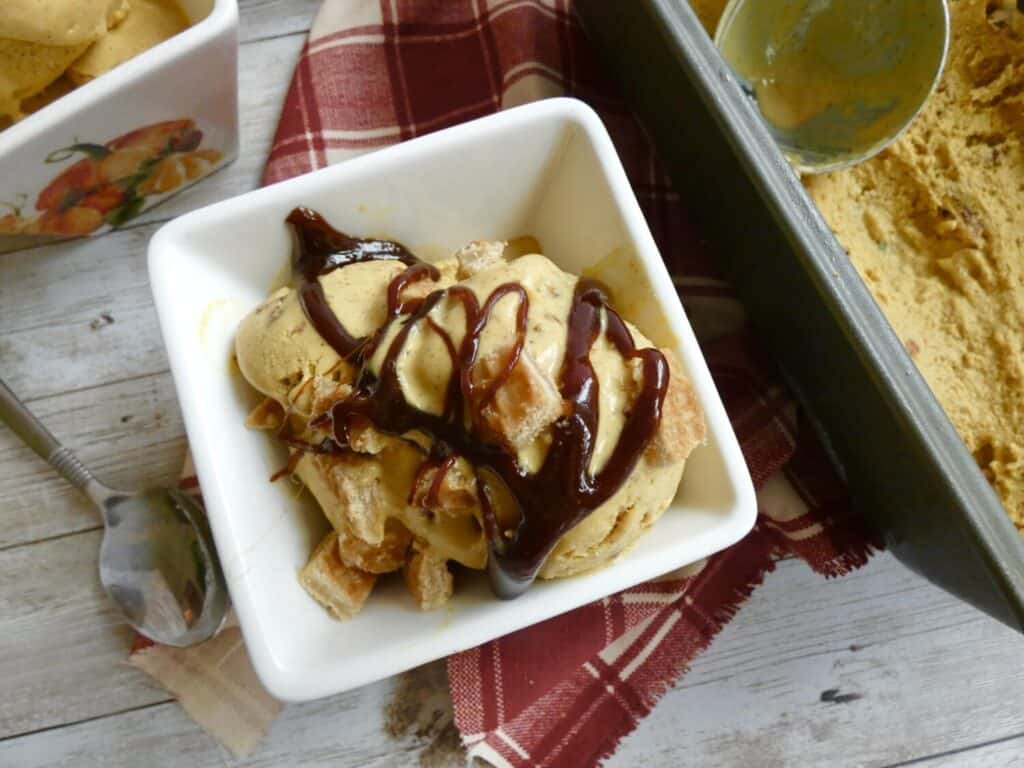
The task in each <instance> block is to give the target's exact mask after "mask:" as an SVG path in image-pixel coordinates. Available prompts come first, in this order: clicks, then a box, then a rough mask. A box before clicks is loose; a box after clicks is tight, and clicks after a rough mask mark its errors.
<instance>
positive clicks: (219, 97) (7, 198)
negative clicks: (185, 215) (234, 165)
mask: <svg viewBox="0 0 1024 768" xmlns="http://www.w3.org/2000/svg"><path fill="white" fill-rule="evenodd" d="M177 1H178V3H179V4H180V5H181V8H182V10H183V11H184V12H185V14H186V15H187V16H188V18H189V21H190V22H191V23H192V25H191V26H190V27H189V28H188V29H186V30H183V31H182V32H180V33H179V34H177V35H175V36H174V37H172V38H170V39H168V40H165V41H164V42H162V43H160V44H159V45H157V46H155V47H153V48H151V49H150V50H148V51H145V52H143V53H141V54H139V55H138V56H136V57H135V58H133V59H131V60H129V61H126V62H125V63H124V64H121V65H120V66H119V67H115V68H114V69H112V70H111V71H110V72H107V73H105V74H103V75H102V76H100V77H97V78H96V79H95V80H93V81H91V82H89V83H86V84H84V85H82V86H80V87H78V88H75V89H74V90H73V91H71V92H70V93H68V94H66V95H64V96H62V97H60V98H59V99H57V100H56V101H54V102H53V103H51V104H48V105H46V106H45V107H43V108H42V109H40V110H39V111H38V112H35V113H33V114H31V115H29V116H28V117H26V118H25V119H23V120H21V121H20V122H18V123H15V124H14V125H12V126H10V127H9V128H7V129H5V130H2V131H0V202H2V203H3V204H4V205H0V253H3V252H5V251H12V250H16V249H18V248H25V247H28V246H32V245H39V244H41V243H45V242H50V241H53V240H59V239H63V238H65V237H75V236H83V235H89V236H91V235H101V234H104V233H105V232H108V231H110V230H111V229H112V228H114V227H116V226H118V225H119V223H124V222H123V221H121V222H118V221H117V220H115V219H114V218H113V217H112V216H111V214H114V213H116V210H113V209H110V210H108V209H107V208H108V206H109V205H111V203H109V200H110V197H109V196H99V195H98V196H96V197H95V198H94V200H96V202H95V203H92V204H90V203H89V201H88V192H89V190H90V188H94V187H95V186H96V185H97V184H98V183H100V182H112V183H113V184H117V182H118V179H117V178H108V177H109V175H110V174H109V173H107V172H106V170H105V169H96V168H92V169H86V168H83V167H82V164H83V162H84V163H88V162H90V161H91V160H94V159H95V158H90V156H89V154H87V153H86V152H81V151H68V148H70V147H73V146H75V145H79V146H81V145H91V148H92V151H93V153H94V154H95V152H96V151H101V152H102V151H104V150H114V151H116V150H117V148H118V146H119V145H126V146H129V147H131V149H132V150H133V151H134V152H135V155H136V157H137V156H138V154H139V152H138V149H139V147H140V146H142V145H143V143H145V146H146V147H147V148H151V149H152V152H151V153H150V154H147V155H144V156H143V157H141V158H139V157H137V159H138V161H139V162H143V161H145V160H149V159H151V158H155V157H156V156H157V155H158V154H159V153H161V152H163V156H164V157H165V159H166V160H167V162H168V164H171V163H177V164H179V166H180V167H178V169H177V170H178V173H174V172H173V171H171V170H170V169H168V172H167V173H166V174H165V175H164V176H163V177H162V180H161V182H160V183H159V184H158V185H153V188H152V189H151V190H149V193H148V194H139V195H138V196H136V197H135V198H133V199H135V200H137V202H135V203H134V204H132V205H131V207H130V208H129V207H128V206H127V205H125V207H124V208H123V209H122V211H123V212H126V213H130V215H125V216H124V220H125V221H127V220H129V219H130V218H134V217H135V216H138V215H139V214H141V213H142V212H143V211H146V210H149V209H150V208H152V207H153V206H154V205H157V204H158V203H160V202H162V201H163V200H165V199H167V198H168V197H170V196H171V195H173V194H176V193H177V192H180V191H181V190H182V189H185V188H186V187H188V186H190V185H191V184H194V183H195V182H197V181H199V180H201V179H203V178H205V177H206V176H208V175H209V174H210V173H212V172H213V171H215V170H217V169H218V168H220V167H222V166H223V165H225V164H226V163H229V162H231V160H233V159H234V158H235V157H236V156H237V155H238V2H237V0H177ZM0 2H3V0H0ZM168 142H175V143H176V144H173V145H172V144H168ZM196 150H199V151H201V152H202V153H203V159H202V161H201V162H199V161H196V162H189V161H188V160H187V159H186V157H185V156H186V155H187V154H189V153H192V152H194V151H196ZM123 159H124V158H114V160H115V161H116V162H114V163H111V164H110V166H109V168H110V169H116V171H114V172H116V173H117V174H118V175H119V177H120V178H123V176H120V175H121V174H123V173H125V167H124V163H123V162H121V160H123ZM185 162H188V163H189V164H188V167H187V168H186V167H184V165H181V164H183V163H185ZM76 165H77V166H78V167H77V168H75V169H73V170H70V172H69V169H72V166H76ZM138 170H139V166H138V165H136V166H134V167H133V168H132V172H136V171H138ZM159 170H160V168H159V166H155V167H154V175H155V172H156V171H159ZM54 188H58V189H59V190H60V194H59V195H53V194H52V192H53V190H54ZM136 188H137V189H138V188H141V187H136ZM44 191H47V197H46V198H41V193H43V192H44ZM50 198H54V199H55V200H56V201H57V202H59V203H60V206H59V207H60V208H73V207H75V206H76V205H79V202H78V201H80V200H82V199H83V198H85V202H84V203H81V204H82V207H86V208H89V207H90V205H95V206H96V207H97V208H100V209H103V210H102V213H103V217H102V219H98V218H97V217H96V216H95V215H91V216H89V217H88V218H87V219H84V220H83V217H75V216H67V215H61V216H54V217H52V219H49V220H48V221H50V223H48V224H47V227H46V228H47V230H48V231H47V232H46V233H43V234H27V233H25V232H21V231H18V230H20V229H24V227H25V224H27V223H29V222H33V221H36V222H37V221H39V219H40V218H41V217H42V216H43V215H44V214H46V212H47V211H51V210H53V211H54V213H56V212H57V209H55V208H53V207H52V206H51V204H50V203H44V199H46V200H49V199H50ZM128 202H131V201H128ZM8 206H15V207H16V209H17V211H18V214H17V219H15V218H12V217H11V211H10V210H8ZM118 207H120V206H118ZM92 210H96V208H92ZM5 217H7V218H6V220H5Z"/></svg>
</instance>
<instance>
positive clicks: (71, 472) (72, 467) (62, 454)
mask: <svg viewBox="0 0 1024 768" xmlns="http://www.w3.org/2000/svg"><path fill="white" fill-rule="evenodd" d="M0 420H2V421H4V422H5V423H6V424H7V426H8V427H10V428H11V431H12V432H14V434H16V435H17V436H18V437H20V438H21V439H22V440H23V441H24V442H25V445H27V446H28V447H29V448H31V449H32V450H33V451H35V452H36V453H37V454H39V457H40V458H42V459H43V460H44V461H47V462H49V464H50V465H51V466H52V467H53V468H54V469H56V470H57V471H58V472H60V474H61V475H62V476H63V477H64V479H65V480H67V481H68V482H69V483H71V484H72V485H73V486H75V487H76V488H78V489H79V490H83V491H85V490H87V486H88V485H89V484H90V483H92V482H95V479H94V478H93V476H92V473H91V472H89V470H88V469H86V467H85V465H84V464H82V462H81V461H79V460H78V457H76V456H75V455H74V454H73V453H72V452H71V451H70V450H69V449H68V448H65V447H64V446H62V445H61V444H60V443H58V442H57V438H55V437H54V436H53V435H52V434H50V430H48V429H47V428H46V427H44V426H43V423H42V422H41V421H39V419H37V418H36V417H35V416H33V415H32V412H31V411H30V410H29V409H28V408H27V407H26V406H25V404H24V403H23V402H21V400H19V399H18V396H17V395H15V394H14V393H13V392H12V391H11V388H10V387H8V386H7V384H5V383H4V381H3V379H0Z"/></svg>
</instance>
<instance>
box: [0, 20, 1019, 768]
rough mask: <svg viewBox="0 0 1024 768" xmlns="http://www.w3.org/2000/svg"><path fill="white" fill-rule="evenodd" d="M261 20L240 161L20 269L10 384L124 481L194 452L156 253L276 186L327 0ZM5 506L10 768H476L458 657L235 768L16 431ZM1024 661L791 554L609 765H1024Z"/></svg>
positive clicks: (869, 581) (2, 747)
mask: <svg viewBox="0 0 1024 768" xmlns="http://www.w3.org/2000/svg"><path fill="white" fill-rule="evenodd" d="M241 5H242V41H243V43H242V54H241V71H242V76H241V78H242V83H241V104H242V125H243V150H242V152H243V155H242V158H241V159H239V160H238V161H237V162H236V163H234V164H233V165H232V166H231V167H229V168H227V169H226V170H224V171H222V172H220V173H218V174H217V175H216V176H214V177H212V178H211V179H209V180H207V181H205V182H204V183H203V184H202V185H200V186H199V187H198V188H197V189H194V190H191V191H189V192H186V193H184V194H183V195H181V196H179V197H178V198H176V199H175V200H173V201H171V202H169V203H168V204H167V205H164V206H163V207H160V208H158V209H156V210H155V211H153V212H151V213H150V214H148V215H147V216H146V218H145V219H144V221H143V222H139V223H136V224H134V225H133V226H132V227H131V228H130V229H127V230H124V231H121V232H118V233H115V234H111V235H108V236H106V237H103V238H100V239H96V240H91V241H81V242H75V243H69V244H64V245H57V246H50V247H47V248H40V249H35V250H31V251H24V252H21V253H17V254H11V255H6V256H3V257H0V371H2V375H3V376H4V378H5V379H7V381H8V382H9V383H10V384H11V385H12V387H14V388H15V389H16V390H17V391H18V392H19V393H20V394H21V395H22V396H23V397H24V398H25V399H26V400H28V401H30V402H31V404H32V407H33V408H34V409H35V410H36V412H37V413H38V414H39V415H40V416H41V417H43V419H44V420H45V421H46V422H47V424H48V425H49V426H50V427H51V429H52V430H53V431H54V432H55V433H56V434H57V435H58V437H60V438H61V439H62V440H65V441H66V442H67V443H68V444H69V445H70V446H71V447H72V448H74V449H75V450H76V451H78V452H79V453H80V455H81V456H82V458H83V459H84V460H85V461H87V462H88V463H89V464H90V465H91V466H93V467H94V468H95V470H96V471H97V473H98V474H100V475H102V476H103V477H104V478H105V479H107V480H109V481H110V482H111V483H113V484H119V485H124V486H128V487H130V486H135V485H142V484H147V483H158V482H166V481H170V480H171V479H172V478H173V477H174V476H175V474H176V473H177V471H178V468H179V466H180V463H181V460H182V457H183V456H184V453H185V441H184V436H183V429H182V424H181V418H180V415H179V413H178V408H177V405H176V403H175V399H174V390H173V385H172V383H171V380H170V375H169V374H168V373H167V363H166V358H165V356H164V352H163V347H162V344H161V342H160V338H159V331H158V329H157V326H156V316H155V314H154V312H153V307H152V302H151V299H150V293H149V287H148V283H147V277H146V269H145V260H144V253H145V246H146V242H147V241H148V239H149V237H150V236H151V235H152V234H153V232H154V231H155V230H156V228H157V227H158V226H159V223H160V222H162V221H164V220H166V219H167V218H170V217H172V216H174V215H176V214H178V213H181V212H183V211H185V210H188V209H191V208H194V207H197V206H198V205H201V204H204V203H207V202H212V201H214V200H219V199H222V198H224V197H227V196H230V195H233V194H237V193H239V192H242V191H245V190H247V189H251V188H252V187H254V186H256V185H257V184H258V180H259V176H260V173H261V170H262V166H263V161H264V158H265V156H266V152H267V148H268V147H269V145H270V141H271V138H272V135H273V131H274V128H275V126H276V121H277V115H278V111H279V109H280V104H281V101H282V99H283V95H284V90H285V88H286V86H287V83H288V81H289V78H290V75H291V71H292V68H293V66H294V63H295V58H296V55H297V54H298V51H299V49H300V48H301V46H302V43H303V40H304V33H305V31H306V29H307V28H308V25H309V22H310V20H311V18H312V15H313V13H314V12H315V10H316V7H317V6H318V5H319V0H242V2H241ZM0 510H2V512H3V518H2V519H3V523H4V525H3V528H2V529H0V681H2V682H0V765H2V766H8V765H10V766H26V767H28V766H52V765H67V766H91V765H96V766H137V765H142V764H145V765H167V766H177V765H188V766H222V765H237V766H278V765H299V764H302V765H331V766H374V767H381V768H383V767H384V766H404V765H410V766H415V765H420V766H449V765H461V764H462V762H463V759H462V757H461V753H460V751H459V749H458V745H457V736H456V734H455V731H454V728H453V726H452V724H451V709H450V702H449V699H448V694H447V691H446V685H445V676H444V666H443V663H436V664H432V665H429V666H427V667H424V668H422V669H419V670H415V671H413V672H410V673H407V674H405V675H402V676H400V677H398V678H395V679H391V680H387V681H384V682H381V683H379V684H376V685H371V686H367V687H365V688H363V689H360V690H358V691H353V692H350V693H348V694H344V695H341V696H337V697H334V698H331V699H327V700H324V701H321V702H315V703H312V704H306V705H301V706H292V707H289V708H287V709H286V710H285V712H284V713H283V715H282V716H281V718H280V720H279V721H278V722H277V723H276V724H275V725H274V728H273V730H272V732H271V734H270V735H269V737H268V738H267V740H266V741H265V743H264V744H263V745H262V746H261V748H260V749H259V750H258V751H257V752H256V753H255V754H254V755H252V756H251V757H250V758H248V759H245V760H233V759H232V758H231V756H230V755H229V754H228V753H227V752H226V751H225V750H223V749H222V748H220V747H219V746H218V745H217V744H216V743H215V742H214V741H213V740H212V739H211V738H210V737H209V736H208V735H206V734H205V733H204V732H203V731H202V730H200V729H199V728H198V727H197V726H196V725H195V724H194V723H192V722H191V721H190V720H189V719H188V718H187V717H186V716H185V715H184V714H183V713H182V711H181V710H180V709H179V708H178V706H177V704H175V703H174V702H173V701H171V700H170V699H169V697H168V696H167V694H166V693H165V692H163V691H162V690H160V689H158V688H156V687H155V686H154V685H152V684H151V682H150V681H149V680H148V679H147V678H146V677H145V676H144V675H143V674H142V673H140V672H138V671H137V670H135V669H133V668H130V667H128V666H127V665H126V664H124V663H123V662H124V658H125V656H126V654H127V650H128V644H129V642H130V637H129V633H128V632H127V631H126V630H125V629H124V628H123V627H122V626H119V625H118V623H117V620H116V615H115V614H114V612H113V611H112V610H111V609H110V607H109V606H108V605H107V603H106V602H105V600H104V599H103V596H102V592H101V590H100V588H99V585H98V581H97V576H96V553H97V545H98V541H99V531H98V527H97V525H98V521H97V518H96V516H95V515H94V513H93V512H92V510H91V509H90V507H89V505H88V504H87V503H85V502H84V501H83V500H82V499H81V498H80V497H79V496H77V495H76V494H75V493H74V492H73V491H70V490H68V489H67V488H66V487H65V486H64V485H62V483H61V482H60V481H58V480H57V479H56V478H55V477H54V476H53V474H52V473H51V472H50V471H49V469H48V468H47V467H46V466H45V465H44V464H43V463H42V462H41V461H38V460H37V459H36V458H35V457H34V456H33V455H32V454H31V453H30V452H29V451H28V450H27V449H25V448H23V447H22V446H21V445H20V444H19V443H18V442H17V441H16V440H15V439H14V437H13V436H12V435H11V434H10V433H9V432H7V431H6V430H5V429H4V428H2V427H0ZM1022 661H1024V637H1021V636H1019V635H1016V634H1014V633H1013V632H1011V631H1009V630H1008V629H1006V628H1004V627H1002V626H1001V625H999V624H997V623H995V622H994V621H992V620H990V619H988V618H987V617H984V616H982V615H980V614H978V613H976V612H975V611H973V610H972V609H970V608H968V607H967V606H965V605H963V604H961V603H959V602H957V601H956V600H954V599H953V598H951V597H949V596H948V595H946V594H944V593H942V592H940V591H939V590H937V589H935V588H934V587H932V586H930V585H929V584H927V583H926V582H924V581H922V580H921V579H919V578H918V577H916V576H914V575H913V574H911V573H909V572H908V571H906V570H905V569H903V568H902V567H901V566H900V565H899V564H898V563H896V562H895V561H894V560H893V559H892V558H891V557H890V556H888V555H882V556H880V557H878V558H876V559H875V560H874V561H873V562H872V563H871V564H870V565H869V566H868V567H866V568H864V569H863V570H861V571H860V572H858V573H855V574H853V575H851V576H849V577H847V578H844V579H838V580H835V581H831V582H826V581H825V580H823V579H821V578H820V577H818V576H815V575H814V574H812V573H810V572H809V570H808V569H807V568H806V567H805V566H804V565H803V564H802V563H799V562H795V561H785V562H782V563H780V565H779V568H778V570H777V572H776V573H774V574H772V575H771V576H770V577H769V578H768V580H767V583H766V584H765V585H764V587H762V588H761V589H760V590H758V591H757V592H756V593H755V595H754V597H753V598H752V599H751V601H750V602H749V604H748V605H746V606H745V607H744V609H743V610H742V611H741V613H740V615H739V617H738V618H737V619H736V620H735V621H734V622H733V623H732V624H730V625H729V626H728V627H727V628H726V630H725V631H724V632H723V634H722V636H721V637H720V638H718V640H717V641H716V642H715V644H714V646H713V647H712V648H711V650H710V651H709V652H707V653H706V654H704V655H703V656H702V657H701V658H699V659H698V660H697V662H696V664H695V665H694V667H693V669H692V670H691V672H690V673H689V675H687V676H686V677H685V678H684V679H683V681H682V682H681V683H680V684H679V685H678V686H676V687H675V688H674V689H673V690H672V691H670V692H669V693H668V694H667V696H666V697H665V699H664V700H663V702H662V703H661V704H660V706H659V707H658V708H657V709H656V710H655V711H654V713H653V714H652V715H651V716H650V717H649V718H647V720H645V721H644V722H643V723H642V724H641V726H640V728H639V729H638V730H637V731H636V732H635V733H633V734H632V735H631V736H630V737H628V738H627V740H626V741H625V742H624V743H623V745H622V747H621V748H620V749H619V751H618V753H617V754H616V755H615V756H614V757H613V758H612V759H611V760H610V761H609V763H608V765H610V766H616V767H618V766H623V767H625V766H637V765H644V766H678V765H694V766H708V767H715V766H752V767H755V768H761V767H765V768H770V767H771V766H791V765H799V766H819V765H820V766H897V765H899V766H903V765H920V766H924V767H926V768H951V767H953V766H979V768H996V767H997V766H998V767H1000V768H1002V767H1003V766H1017V765H1024V664H1022ZM143 756H145V758H143Z"/></svg>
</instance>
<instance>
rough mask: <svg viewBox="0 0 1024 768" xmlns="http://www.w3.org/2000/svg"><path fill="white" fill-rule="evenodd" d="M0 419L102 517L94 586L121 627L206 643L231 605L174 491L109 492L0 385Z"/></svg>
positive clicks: (204, 539)
mask: <svg viewBox="0 0 1024 768" xmlns="http://www.w3.org/2000/svg"><path fill="white" fill-rule="evenodd" d="M0 419H2V420H3V421H4V422H6V423H7V425H8V426H9V427H10V428H11V430H13V431H14V433H15V434H16V435H18V436H19V437H20V438H21V439H22V440H24V441H25V443H26V444H27V445H28V446H29V447H30V448H31V449H32V450H34V451H35V452H36V453H37V454H39V455H40V456H41V457H42V458H43V459H45V460H46V461H48V462H49V463H50V464H51V465H52V466H53V468H54V469H56V470H57V471H58V472H60V474H61V475H63V477H64V479H65V480H67V481H68V482H69V483H71V484H72V485H73V486H75V487H76V488H78V489H79V490H80V491H82V492H83V493H84V494H85V495H86V496H88V497H89V498H90V499H91V500H92V502H93V503H94V504H95V505H96V507H97V508H98V509H99V510H100V514H101V515H102V516H103V523H104V525H105V527H106V531H105V532H104V535H103V543H102V545H101V546H100V582H101V583H102V584H103V588H104V589H105V590H106V591H107V594H108V595H110V598H111V599H112V600H113V601H114V602H115V603H117V605H118V607H120V609H121V611H122V612H123V613H124V616H125V619H126V621H127V622H128V623H129V624H130V625H131V626H132V627H134V628H135V629H136V630H138V631H139V632H141V633H142V634H143V635H145V636H146V637H148V638H150V639H151V640H154V641H156V642H158V643H163V644H165V645H174V646H179V647H183V646H187V645H195V644H196V643H200V642H202V641H203V640H207V639H208V638H210V637H212V636H213V635H214V634H215V633H216V632H217V630H218V629H219V628H220V626H221V624H222V623H223V622H224V617H225V616H226V615H227V611H228V606H229V604H230V602H229V599H228V590H227V586H226V584H225V582H224V574H223V573H222V572H221V567H220V561H219V560H218V559H217V551H216V549H214V546H213V541H212V538H211V535H210V529H209V525H208V523H207V521H206V515H205V514H204V513H203V510H202V509H201V508H200V507H199V505H198V504H197V503H196V502H195V501H194V500H193V499H192V498H190V497H189V496H188V495H186V494H184V493H182V492H181V491H178V490H176V489H174V488H156V489H151V490H146V491H141V492H139V493H125V492H121V491H115V490H112V489H110V488H107V487H106V486H105V485H103V484H101V483H100V482H99V481H98V480H96V478H95V477H93V476H92V473H90V472H89V470H88V469H86V468H85V466H84V465H83V464H82V463H81V462H80V461H79V460H78V459H77V458H76V457H75V456H74V455H73V454H72V453H71V451H70V450H68V449H67V448H65V447H63V446H62V445H61V444H60V443H58V442H57V440H56V439H55V438H54V437H53V435H51V434H50V433H49V431H48V430H47V429H46V427H44V426H43V425H42V424H41V423H40V422H39V420H38V419H36V418H35V416H33V415H32V414H31V413H30V412H29V410H28V408H26V407H25V405H24V404H23V403H21V402H20V401H19V400H18V398H17V397H16V396H15V395H14V393H13V392H11V390H10V389H9V388H8V387H7V385H6V384H4V382H3V381H2V380H0Z"/></svg>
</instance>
